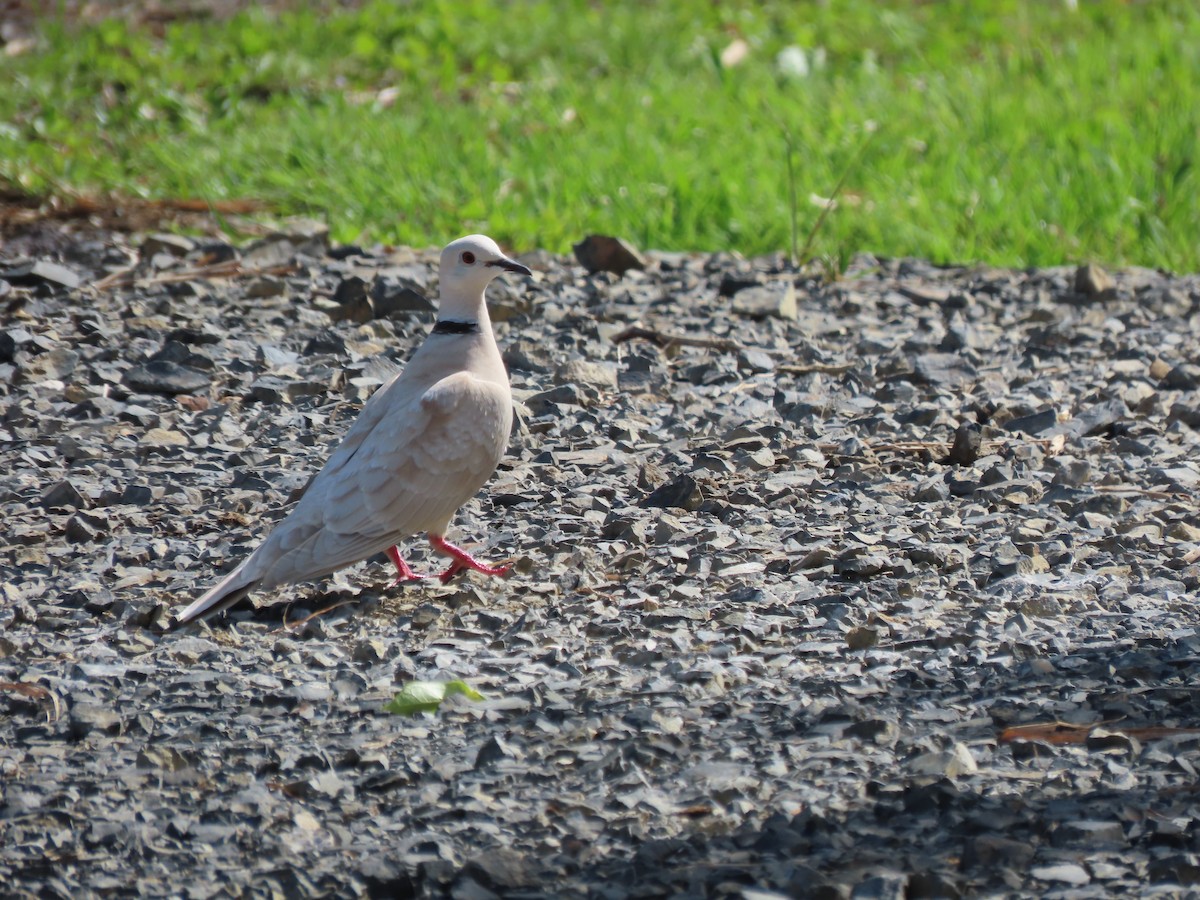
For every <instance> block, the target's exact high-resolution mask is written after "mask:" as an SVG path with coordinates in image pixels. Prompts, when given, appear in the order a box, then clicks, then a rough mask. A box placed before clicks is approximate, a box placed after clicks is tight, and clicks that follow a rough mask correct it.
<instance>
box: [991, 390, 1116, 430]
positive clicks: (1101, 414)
mask: <svg viewBox="0 0 1200 900" xmlns="http://www.w3.org/2000/svg"><path fill="white" fill-rule="evenodd" d="M1128 415H1129V408H1128V407H1127V406H1126V405H1125V401H1124V400H1122V399H1121V398H1120V397H1114V398H1112V399H1111V400H1105V401H1103V402H1101V403H1093V404H1092V405H1091V406H1089V407H1087V409H1084V410H1081V411H1080V412H1079V413H1078V414H1077V415H1076V416H1075V418H1074V419H1072V420H1071V421H1070V422H1069V423H1068V425H1067V429H1068V430H1069V431H1070V432H1071V433H1073V434H1081V435H1083V436H1084V437H1092V436H1094V435H1101V434H1107V435H1110V436H1111V434H1112V432H1113V429H1114V427H1115V426H1116V425H1117V424H1118V423H1119V422H1122V421H1124V420H1125V419H1126V417H1127V416H1128ZM1009 425H1010V426H1011V425H1012V423H1011V422H1010V423H1009Z"/></svg>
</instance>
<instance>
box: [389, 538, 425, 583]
mask: <svg viewBox="0 0 1200 900" xmlns="http://www.w3.org/2000/svg"><path fill="white" fill-rule="evenodd" d="M385 552H386V553H387V556H388V559H390V560H391V561H392V565H393V566H395V567H396V579H395V580H394V581H393V582H392V583H391V584H390V585H388V586H389V587H395V586H396V585H398V584H403V583H404V582H406V581H423V580H424V579H425V578H428V577H429V576H427V575H418V574H417V573H416V572H414V571H413V570H412V569H410V568H409V567H408V563H406V562H405V561H404V560H403V559H401V558H400V548H399V547H388V548H387V550H386V551H385Z"/></svg>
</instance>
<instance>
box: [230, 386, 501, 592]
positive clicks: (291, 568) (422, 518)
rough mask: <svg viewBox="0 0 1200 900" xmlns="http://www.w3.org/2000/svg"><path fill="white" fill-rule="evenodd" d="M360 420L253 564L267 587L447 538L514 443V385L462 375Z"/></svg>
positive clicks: (252, 572) (370, 408)
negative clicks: (434, 537)
mask: <svg viewBox="0 0 1200 900" xmlns="http://www.w3.org/2000/svg"><path fill="white" fill-rule="evenodd" d="M396 387H399V384H398V383H397V382H391V383H389V384H388V385H387V386H386V388H387V393H386V394H384V396H381V397H379V398H378V400H376V398H375V397H372V398H371V399H372V401H374V402H371V403H368V404H367V406H366V407H364V408H363V412H362V413H361V414H360V416H359V420H358V421H357V422H356V423H355V424H354V426H353V427H352V428H351V429H350V431H348V432H347V433H346V437H345V439H344V440H343V442H342V444H341V445H339V446H338V448H337V450H335V451H334V453H333V454H332V455H331V457H330V459H329V461H328V463H327V464H326V466H325V468H323V469H322V470H321V472H320V473H319V474H318V475H317V477H316V478H314V479H313V482H312V484H311V485H310V486H309V488H308V490H307V491H306V492H305V494H304V496H303V497H302V498H301V499H300V501H299V503H298V504H297V505H296V507H295V509H293V510H292V512H291V514H290V515H289V516H288V517H287V518H286V519H284V520H283V521H282V522H281V523H280V524H279V525H278V526H276V528H275V530H274V531H272V532H271V534H270V536H269V537H268V538H267V540H266V541H265V542H264V543H263V545H262V546H261V547H260V548H259V549H258V550H257V551H256V552H255V553H254V555H253V557H252V559H250V560H247V573H246V574H247V575H248V576H253V577H255V578H256V580H258V581H260V582H261V586H262V587H263V588H267V587H271V586H273V585H277V584H284V583H289V582H294V581H305V580H308V579H311V578H317V577H320V576H321V575H326V574H328V573H330V572H333V571H335V570H337V569H340V568H342V567H343V566H347V565H350V564H351V563H354V562H357V561H359V560H361V559H365V558H366V557H368V556H370V555H372V554H374V553H378V552H380V551H382V550H385V549H387V548H388V547H390V546H392V545H393V544H394V543H396V542H397V541H399V540H401V539H402V538H405V537H407V536H409V535H412V534H415V533H417V532H421V531H440V530H442V529H444V528H445V526H446V524H447V523H448V522H449V520H450V518H451V517H452V516H453V515H454V513H455V511H456V510H457V509H458V508H459V507H460V506H461V505H462V504H463V503H465V502H466V501H467V500H469V499H470V498H471V497H472V496H474V494H475V493H476V492H477V491H478V490H479V488H480V487H481V486H482V485H483V483H484V482H485V481H487V479H488V478H489V477H490V476H491V474H492V472H493V471H495V468H496V464H497V463H498V462H499V461H500V457H501V456H502V455H503V453H504V448H505V446H506V445H507V443H508V435H509V429H510V427H511V424H512V399H511V395H510V394H509V391H508V388H507V386H506V385H500V384H497V383H495V382H491V381H484V380H482V379H479V378H476V377H475V376H474V375H472V374H471V373H470V372H456V373H454V374H453V375H449V376H447V377H445V378H443V379H441V380H440V381H438V382H436V383H435V384H434V385H432V386H431V387H430V388H429V389H428V390H426V391H424V392H423V393H421V394H410V395H408V396H407V397H406V396H405V392H404V391H403V390H400V391H397V390H395V388H396Z"/></svg>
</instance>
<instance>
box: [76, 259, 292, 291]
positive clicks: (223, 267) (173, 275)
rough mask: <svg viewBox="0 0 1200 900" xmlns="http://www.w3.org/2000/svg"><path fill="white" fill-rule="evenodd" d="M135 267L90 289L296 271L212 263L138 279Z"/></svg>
mask: <svg viewBox="0 0 1200 900" xmlns="http://www.w3.org/2000/svg"><path fill="white" fill-rule="evenodd" d="M136 269H137V267H136V266H131V267H130V268H128V269H122V270H121V271H120V272H113V273H112V274H111V275H107V276H105V277H104V278H101V279H100V280H99V281H97V282H94V283H93V284H92V287H94V288H96V289H97V290H101V291H104V290H108V289H110V288H114V287H128V286H130V285H133V284H137V285H140V286H149V285H154V284H170V283H173V282H180V281H193V280H195V279H197V278H238V277H250V276H255V275H290V274H292V273H293V272H295V271H296V266H295V265H294V264H292V263H288V264H286V265H281V266H264V267H263V268H261V269H247V268H245V267H244V266H242V264H241V263H240V262H238V261H237V260H229V261H226V262H219V263H213V264H212V265H209V266H199V267H197V268H195V269H186V270H184V271H181V272H168V273H167V274H165V275H155V276H153V277H151V278H138V277H137V276H136V274H135V271H136Z"/></svg>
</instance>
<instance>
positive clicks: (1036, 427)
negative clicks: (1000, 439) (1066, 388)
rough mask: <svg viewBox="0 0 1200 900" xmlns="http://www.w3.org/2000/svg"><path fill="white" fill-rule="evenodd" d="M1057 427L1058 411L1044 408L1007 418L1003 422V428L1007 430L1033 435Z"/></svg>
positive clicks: (1044, 432)
mask: <svg viewBox="0 0 1200 900" xmlns="http://www.w3.org/2000/svg"><path fill="white" fill-rule="evenodd" d="M1057 427H1058V413H1056V412H1055V411H1054V410H1053V409H1044V410H1042V411H1041V412H1036V413H1032V414H1030V415H1028V416H1017V417H1016V418H1015V419H1009V420H1008V421H1007V422H1005V423H1004V428H1005V429H1006V430H1007V431H1016V432H1020V433H1022V434H1028V435H1032V436H1034V437H1036V436H1037V435H1039V434H1046V433H1047V432H1049V431H1053V430H1054V429H1055V428H1057Z"/></svg>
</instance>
